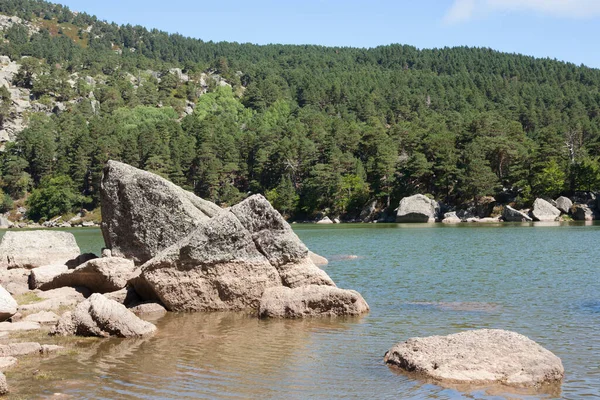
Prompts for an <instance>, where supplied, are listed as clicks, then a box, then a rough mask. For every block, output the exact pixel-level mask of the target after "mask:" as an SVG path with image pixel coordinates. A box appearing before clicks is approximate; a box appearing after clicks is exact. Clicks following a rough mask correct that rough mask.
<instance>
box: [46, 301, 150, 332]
mask: <svg viewBox="0 0 600 400" xmlns="http://www.w3.org/2000/svg"><path fill="white" fill-rule="evenodd" d="M155 331H156V326H154V325H153V324H151V323H149V322H146V321H143V320H141V319H139V318H138V317H137V316H136V315H135V314H134V313H132V312H131V311H129V310H128V309H127V308H125V306H124V305H122V304H119V303H117V302H116V301H114V300H110V299H107V298H106V297H104V296H103V295H101V294H99V293H94V294H92V295H91V296H90V297H89V298H88V299H87V300H85V301H83V302H82V303H80V304H79V305H78V306H77V308H75V310H74V311H73V312H66V313H64V314H63V316H62V317H61V319H60V321H59V322H58V324H56V326H54V328H52V331H51V332H50V333H51V334H53V335H61V336H69V335H78V336H99V337H109V336H116V337H123V338H127V337H142V336H147V335H150V334H153V333H154V332H155Z"/></svg>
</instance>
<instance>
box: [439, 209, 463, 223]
mask: <svg viewBox="0 0 600 400" xmlns="http://www.w3.org/2000/svg"><path fill="white" fill-rule="evenodd" d="M461 222H462V220H461V219H460V218H458V216H457V215H456V212H454V211H452V212H447V213H446V214H444V219H443V220H442V223H444V224H460V223H461Z"/></svg>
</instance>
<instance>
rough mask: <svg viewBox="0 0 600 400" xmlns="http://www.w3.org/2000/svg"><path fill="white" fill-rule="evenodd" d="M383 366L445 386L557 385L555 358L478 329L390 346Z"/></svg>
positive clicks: (509, 336) (516, 338)
mask: <svg viewBox="0 0 600 400" xmlns="http://www.w3.org/2000/svg"><path fill="white" fill-rule="evenodd" d="M384 361H385V362H386V363H387V364H390V365H393V366H396V367H398V368H400V369H402V370H404V371H408V372H414V373H419V374H422V375H424V376H425V377H427V378H432V379H434V380H436V381H440V382H446V383H451V384H474V385H486V384H502V385H509V386H515V387H538V386H541V385H544V384H555V383H560V382H561V381H562V379H563V376H564V368H563V366H562V363H561V361H560V359H559V358H558V357H557V356H555V355H554V354H552V353H551V352H550V351H548V350H546V349H544V348H543V347H542V346H540V345H539V344H537V343H535V342H534V341H533V340H531V339H529V338H527V337H525V336H523V335H520V334H518V333H515V332H509V331H504V330H499V329H480V330H474V331H467V332H461V333H456V334H453V335H448V336H430V337H424V338H412V339H409V340H407V341H406V342H403V343H398V344H396V345H395V346H394V347H392V348H391V349H390V350H389V351H388V352H387V353H386V354H385V357H384Z"/></svg>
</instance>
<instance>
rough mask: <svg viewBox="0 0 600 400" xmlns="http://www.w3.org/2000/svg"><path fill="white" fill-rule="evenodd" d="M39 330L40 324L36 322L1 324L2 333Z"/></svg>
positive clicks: (0, 330)
mask: <svg viewBox="0 0 600 400" xmlns="http://www.w3.org/2000/svg"><path fill="white" fill-rule="evenodd" d="M39 329H40V324H38V323H36V322H28V321H19V322H0V332H17V331H36V330H39Z"/></svg>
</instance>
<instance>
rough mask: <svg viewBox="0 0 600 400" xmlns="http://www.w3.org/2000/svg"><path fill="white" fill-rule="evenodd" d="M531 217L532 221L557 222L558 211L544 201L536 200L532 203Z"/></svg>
mask: <svg viewBox="0 0 600 400" xmlns="http://www.w3.org/2000/svg"><path fill="white" fill-rule="evenodd" d="M531 217H532V218H533V220H534V221H558V218H559V217H560V210H559V209H558V208H556V207H554V206H553V205H552V204H550V203H549V202H547V201H546V200H544V199H536V200H535V201H534V202H533V210H531Z"/></svg>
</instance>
